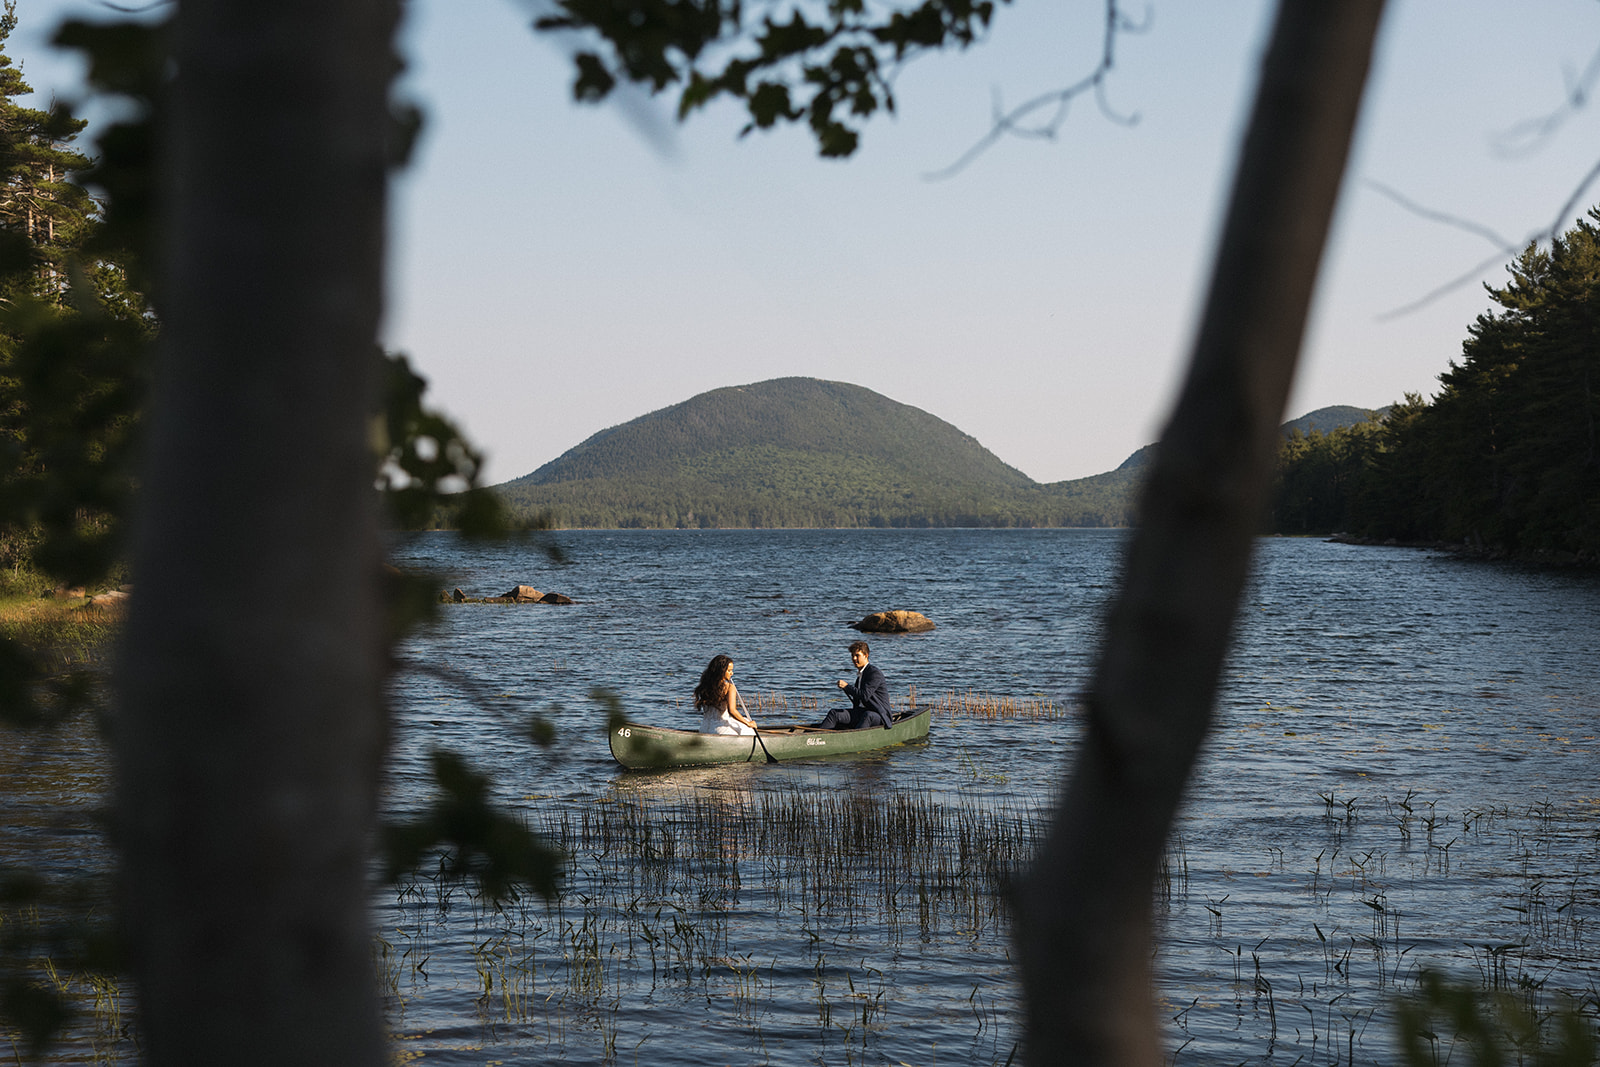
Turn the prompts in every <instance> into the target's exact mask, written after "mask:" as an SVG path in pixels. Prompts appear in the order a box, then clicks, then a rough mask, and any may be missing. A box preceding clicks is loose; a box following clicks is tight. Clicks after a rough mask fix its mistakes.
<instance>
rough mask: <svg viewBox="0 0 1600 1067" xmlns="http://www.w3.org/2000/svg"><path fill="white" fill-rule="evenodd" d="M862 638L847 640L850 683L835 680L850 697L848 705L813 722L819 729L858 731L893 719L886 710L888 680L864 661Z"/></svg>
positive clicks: (887, 705)
mask: <svg viewBox="0 0 1600 1067" xmlns="http://www.w3.org/2000/svg"><path fill="white" fill-rule="evenodd" d="M868 655H869V651H868V649H867V643H866V642H865V641H852V642H851V643H850V662H851V663H853V664H855V667H856V680H855V683H854V684H851V683H850V682H847V681H845V680H844V679H843V678H840V679H839V688H840V689H843V690H844V691H845V695H846V696H848V697H849V698H850V706H849V707H848V708H835V709H834V710H832V711H830V712H828V715H827V718H825V719H823V720H822V721H821V722H819V723H817V728H818V729H820V730H835V729H846V730H859V729H861V728H863V727H866V726H885V727H886V726H889V725H890V724H891V723H892V722H893V721H894V720H893V717H892V715H891V713H890V711H889V683H888V682H886V681H884V680H883V672H882V671H880V670H879V669H878V668H876V667H874V666H873V665H872V664H870V663H868V662H867V656H868Z"/></svg>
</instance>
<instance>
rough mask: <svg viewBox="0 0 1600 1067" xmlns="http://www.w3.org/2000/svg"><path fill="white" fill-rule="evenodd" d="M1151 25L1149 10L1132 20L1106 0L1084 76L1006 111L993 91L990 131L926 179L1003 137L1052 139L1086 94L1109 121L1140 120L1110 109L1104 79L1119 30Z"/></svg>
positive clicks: (947, 172)
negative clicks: (1096, 58)
mask: <svg viewBox="0 0 1600 1067" xmlns="http://www.w3.org/2000/svg"><path fill="white" fill-rule="evenodd" d="M1149 27H1150V12H1149V9H1146V11H1145V17H1144V19H1143V20H1142V21H1140V22H1133V21H1132V20H1130V19H1129V18H1128V17H1127V16H1126V15H1124V14H1123V13H1122V11H1121V9H1120V8H1119V7H1118V6H1117V0H1106V19H1105V31H1104V36H1103V37H1102V40H1101V47H1100V62H1099V63H1098V64H1097V65H1096V66H1095V69H1094V70H1093V71H1091V72H1090V73H1089V74H1088V75H1087V76H1085V77H1084V78H1082V79H1080V80H1079V81H1077V82H1075V83H1074V84H1072V85H1069V86H1067V87H1066V88H1065V89H1056V90H1054V91H1052V92H1048V93H1043V94H1041V95H1039V96H1036V97H1034V98H1033V99H1032V100H1029V101H1027V102H1025V103H1023V104H1020V105H1018V106H1017V107H1014V108H1012V109H1011V110H1010V111H1007V110H1005V108H1004V106H1003V105H1002V104H1001V103H1000V98H999V91H998V90H996V95H995V103H994V115H993V119H992V122H991V125H990V128H989V132H988V133H986V134H984V135H983V137H982V138H980V139H979V140H978V142H977V143H976V144H974V145H973V146H972V147H971V148H969V149H967V150H966V151H965V152H963V153H962V154H961V156H960V158H958V159H957V160H956V161H955V162H954V163H951V164H950V165H949V166H947V167H943V168H941V169H939V170H936V171H930V172H929V173H927V174H924V175H923V177H924V178H926V179H928V180H929V181H939V180H942V179H944V178H950V177H953V176H955V175H956V174H959V173H960V172H961V171H963V170H965V169H966V168H967V166H968V165H969V164H970V163H972V162H973V161H974V160H975V159H977V158H978V157H979V156H981V155H983V154H984V153H985V152H987V151H988V150H989V149H990V148H992V147H994V145H995V144H996V143H997V142H998V141H999V140H1000V139H1001V138H1003V137H1007V136H1012V137H1027V138H1033V139H1036V140H1047V141H1048V140H1054V139H1055V136H1056V134H1057V133H1058V132H1060V130H1061V127H1062V126H1063V125H1064V124H1065V123H1066V121H1067V117H1068V115H1069V114H1070V113H1071V110H1072V103H1073V101H1074V100H1076V99H1077V98H1078V97H1080V96H1083V95H1084V94H1085V93H1089V92H1091V91H1092V92H1093V93H1094V96H1095V102H1096V103H1097V104H1098V105H1099V107H1100V112H1101V114H1103V115H1104V116H1105V117H1106V118H1108V119H1110V120H1111V121H1112V122H1115V123H1118V124H1119V125H1122V126H1136V125H1138V122H1139V116H1138V114H1137V113H1135V114H1131V115H1123V114H1119V113H1118V112H1116V111H1115V110H1113V109H1112V107H1111V104H1110V102H1109V101H1108V100H1107V98H1106V81H1107V79H1109V78H1110V76H1111V72H1112V70H1113V69H1114V68H1115V67H1116V44H1117V37H1118V35H1119V34H1122V33H1143V32H1145V31H1146V30H1148V29H1149ZM1052 108H1053V109H1054V111H1053V113H1052V114H1051V115H1050V117H1049V118H1047V119H1045V120H1044V121H1042V122H1038V123H1037V124H1035V125H1028V122H1029V120H1030V119H1032V118H1033V117H1034V116H1035V115H1038V114H1039V113H1040V112H1044V111H1047V110H1050V109H1052Z"/></svg>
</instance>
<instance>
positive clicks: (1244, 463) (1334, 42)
mask: <svg viewBox="0 0 1600 1067" xmlns="http://www.w3.org/2000/svg"><path fill="white" fill-rule="evenodd" d="M1382 8H1383V0H1283V3H1281V4H1280V6H1279V10H1278V14H1277V21H1276V24H1275V26H1274V28H1273V34H1272V42H1271V45H1270V48H1269V50H1268V53H1267V56H1266V59H1265V63H1264V66H1263V69H1262V75H1261V84H1260V87H1259V89H1258V90H1257V95H1256V102H1255V108H1254V112H1253V114H1252V115H1251V119H1250V127H1249V131H1248V134H1247V136H1246V139H1245V143H1244V146H1243V150H1242V154H1241V157H1240V161H1239V169H1238V173H1237V175H1236V176H1235V179H1234V188H1233V196H1232V200H1231V202H1230V204H1229V207H1228V217H1227V221H1226V224H1225V227H1224V230H1223V234H1222V244H1221V248H1220V249H1219V251H1218V254H1217V260H1216V265H1215V268H1214V271H1215V273H1214V274H1213V277H1212V281H1211V288H1210V292H1209V294H1208V298H1207V302H1206V307H1205V311H1204V315H1203V319H1202V322H1201V326H1200V332H1199V336H1198V338H1197V340H1196V343H1195V349H1194V354H1193V357H1192V360H1191V364H1190V369H1189V377H1188V380H1187V382H1186V383H1185V386H1184V390H1183V394H1182V396H1181V398H1180V399H1179V401H1178V406H1177V409H1176V411H1175V412H1174V414H1173V416H1172V420H1171V422H1170V423H1169V424H1168V426H1167V429H1166V432H1165V433H1164V434H1163V435H1162V439H1161V447H1160V450H1159V452H1158V454H1157V457H1156V464H1155V468H1154V470H1153V471H1152V473H1151V475H1150V480H1149V482H1148V484H1147V486H1146V489H1145V493H1144V498H1143V502H1142V507H1141V515H1140V528H1139V530H1138V532H1137V534H1136V535H1135V536H1134V538H1133V543H1132V547H1131V549H1130V551H1129V555H1128V558H1127V561H1126V564H1125V573H1124V576H1123V582H1122V591H1121V594H1120V596H1119V597H1118V599H1117V602H1116V604H1115V605H1114V606H1113V608H1112V609H1111V612H1110V616H1109V618H1108V620H1107V625H1106V633H1105V637H1104V642H1105V643H1104V646H1103V648H1102V649H1101V653H1100V661H1099V666H1098V670H1097V672H1096V676H1095V679H1094V684H1093V687H1092V690H1091V695H1090V698H1089V706H1088V712H1089V716H1088V718H1089V723H1088V730H1087V733H1086V737H1085V739H1084V745H1083V749H1082V751H1081V753H1080V755H1079V756H1078V759H1077V762H1076V766H1075V768H1074V769H1073V773H1072V777H1071V781H1070V783H1069V785H1068V788H1067V791H1066V793H1065V794H1064V795H1063V798H1062V801H1061V804H1060V806H1059V807H1058V809H1057V811H1056V813H1055V815H1054V818H1053V821H1052V825H1051V827H1050V830H1049V833H1048V835H1047V838H1046V841H1045V843H1044V846H1043V847H1042V849H1041V850H1040V853H1039V856H1038V857H1037V859H1036V861H1035V863H1034V866H1033V868H1032V870H1031V871H1029V872H1028V874H1027V875H1026V876H1025V877H1024V879H1023V880H1022V882H1021V884H1020V886H1019V888H1018V894H1017V925H1016V941H1017V949H1018V953H1019V956H1020V959H1021V965H1022V975H1023V982H1024V987H1025V990H1026V994H1027V998H1028V1009H1027V1011H1028V1014H1027V1020H1028V1021H1027V1026H1028V1030H1027V1045H1028V1052H1027V1055H1028V1059H1029V1062H1032V1063H1035V1064H1054V1063H1071V1064H1075V1065H1081V1067H1092V1065H1097V1064H1108V1065H1109V1064H1117V1065H1122V1067H1134V1065H1139V1067H1145V1065H1149V1067H1154V1065H1156V1064H1159V1063H1161V1062H1162V1054H1161V1047H1160V1027H1159V1021H1158V1019H1157V1017H1156V1013H1155V1009H1154V1003H1153V999H1152V990H1151V981H1150V979H1151V956H1152V953H1153V942H1152V931H1151V922H1152V919H1151V904H1152V894H1153V887H1154V880H1155V874H1156V870H1157V867H1158V864H1159V862H1160V858H1161V853H1162V850H1163V848H1164V847H1165V844H1166V838H1167V833H1168V831H1169V830H1170V828H1171V825H1172V820H1173V818H1174V816H1175V814H1176V812H1177V808H1178V804H1179V802H1180V800H1181V798H1182V794H1183V789H1184V784H1185V782H1186V780H1187V778H1188V775H1189V772H1190V769H1191V768H1192V766H1193V764H1194V762H1195V759H1196V757H1197V756H1198V753H1199V750H1200V746H1201V743H1202V742H1203V741H1204V739H1205V736H1206V731H1207V729H1208V727H1209V725H1210V721H1211V713H1212V705H1213V702H1214V700H1215V695H1216V688H1217V682H1218V677H1219V675H1220V672H1221V668H1222V662H1223V657H1224V655H1225V653H1226V651H1227V647H1228V643H1229V640H1230V637H1231V633H1232V629H1233V622H1234V616H1235V614H1236V612H1237V610H1238V602H1239V597H1240V594H1241V591H1242V589H1243V587H1244V582H1245V579H1246V576H1247V572H1248V567H1249V559H1250V549H1251V544H1252V540H1253V535H1254V533H1255V531H1256V529H1257V527H1258V523H1259V518H1260V513H1261V509H1262V506H1263V501H1264V497H1265V491H1266V486H1267V484H1268V480H1269V477H1270V473H1271V463H1272V459H1273V456H1274V454H1275V450H1276V446H1277V427H1278V423H1279V421H1280V420H1281V419H1282V417H1283V406H1284V403H1285V401H1286V400H1287V397H1288V392H1289V385H1290V381H1291V379H1292V377H1293V373H1294V365H1295V361H1296V358H1297V357H1298V354H1299V349H1300V342H1301V337H1302V334H1303V332H1304V328H1305V320H1306V313H1307V308H1308V306H1309V304H1310V301H1311V294H1312V291H1313V289H1314V287H1315V282H1316V275H1317V268H1318V265H1319V262H1320V260H1321V257H1322V249H1323V245H1324V243H1325V240H1326V236H1327V231H1328V224H1329V220H1330V218H1331V216H1332V214H1333V208H1334V204H1335V202H1336V201H1337V199H1338V193H1339V185H1340V180H1341V178H1342V176H1343V173H1344V167H1345V160H1346V157H1347V155H1348V151H1349V144H1350V139H1351V135H1352V131H1353V129H1354V126H1355V120H1356V115H1357V112H1358V111H1359V109H1360V101H1361V93H1362V89H1363V87H1364V85H1365V83H1366V77H1367V68H1368V64H1369V62H1370V56H1371V51H1372V45H1373V41H1374V39H1375V37H1376V34H1377V27H1378V22H1379V19H1380V16H1381V13H1382Z"/></svg>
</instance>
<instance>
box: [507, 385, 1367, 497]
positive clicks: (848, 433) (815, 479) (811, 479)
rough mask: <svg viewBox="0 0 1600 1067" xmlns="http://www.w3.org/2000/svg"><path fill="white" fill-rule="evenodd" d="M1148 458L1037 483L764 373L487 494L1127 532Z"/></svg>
mask: <svg viewBox="0 0 1600 1067" xmlns="http://www.w3.org/2000/svg"><path fill="white" fill-rule="evenodd" d="M1332 412H1362V415H1361V417H1362V418H1364V417H1365V416H1366V413H1365V410H1364V409H1360V408H1337V409H1335V408H1324V409H1321V410H1320V411H1317V412H1312V413H1311V414H1310V415H1306V416H1303V419H1315V420H1316V423H1315V424H1316V426H1317V428H1318V429H1321V430H1327V429H1332V428H1333V426H1332V425H1324V422H1327V423H1332V422H1333V421H1334V419H1335V418H1336V416H1334V415H1333V414H1330V413H1332ZM1297 421H1301V420H1297ZM1349 421H1350V422H1355V421H1360V419H1359V418H1351V419H1349ZM1344 424H1348V423H1344ZM1286 429H1287V426H1286ZM1154 451H1155V446H1154V445H1147V446H1146V447H1144V448H1142V449H1140V450H1139V451H1137V452H1135V453H1134V454H1133V455H1132V456H1130V457H1129V458H1128V459H1127V461H1125V462H1124V463H1123V464H1122V466H1120V467H1118V468H1117V469H1116V470H1114V471H1109V472H1107V473H1105V474H1098V475H1095V476H1093V477H1090V478H1079V479H1076V480H1073V481H1065V482H1052V483H1049V484H1041V483H1038V482H1035V481H1033V480H1032V479H1031V478H1029V477H1028V476H1027V475H1025V474H1023V473H1022V472H1021V471H1019V470H1017V469H1016V468H1015V467H1012V466H1010V465H1008V464H1006V463H1004V462H1002V461H1001V460H1000V458H999V457H997V456H996V455H995V454H994V453H992V452H990V451H989V450H988V449H986V448H984V447H983V445H981V444H979V443H978V441H977V440H976V439H975V438H973V437H971V436H970V435H968V434H966V433H963V432H962V431H961V430H959V429H957V428H956V427H954V426H952V425H951V424H950V423H948V422H945V421H944V420H943V419H940V418H938V417H937V416H934V415H930V414H929V413H928V412H926V411H923V410H921V409H919V408H915V407H912V406H910V405H909V404H902V403H899V402H898V401H895V400H891V399H889V398H888V397H886V396H883V395H881V394H879V393H875V392H873V391H872V390H870V389H866V388H863V387H862V386H859V385H851V384H848V383H845V382H830V381H823V380H820V379H817V378H777V379H773V380H771V381H765V382H756V383H753V384H750V385H741V386H729V387H726V388H722V389H713V390H711V391H710V392H707V393H701V394H700V395H698V396H694V397H691V398H689V399H688V400H685V401H683V402H682V403H679V404H674V405H672V406H671V407H666V408H662V409H661V410H659V411H652V412H650V413H649V414H647V415H641V416H640V417H639V418H636V419H633V420H631V421H629V422H625V423H623V424H621V425H620V426H613V427H610V428H609V429H605V430H601V431H600V432H599V433H597V434H595V435H593V436H592V437H590V438H588V439H587V440H585V441H583V442H582V443H581V444H579V445H577V446H576V447H574V448H571V449H569V450H568V451H567V452H565V453H563V454H562V455H561V456H559V457H557V458H556V459H554V460H551V461H550V462H549V463H546V464H545V465H544V466H542V467H540V468H539V469H538V470H536V471H534V472H533V473H531V474H527V475H524V476H523V477H521V478H516V479H513V480H512V481H509V482H504V483H502V484H500V485H497V486H495V487H494V490H495V492H497V493H498V494H499V495H500V496H501V497H502V498H503V499H504V500H505V501H506V503H507V504H508V505H509V506H510V507H511V508H512V510H513V511H514V512H519V513H521V514H523V515H525V516H528V517H532V516H534V515H542V516H543V515H547V516H550V517H551V518H553V520H554V522H555V524H556V525H557V526H562V527H588V528H618V527H623V528H626V527H669V528H670V527H724V528H728V527H731V528H745V527H785V526H788V527H853V526H1127V525H1131V523H1132V521H1133V497H1134V490H1135V489H1136V488H1137V486H1138V483H1139V479H1140V478H1141V477H1142V474H1143V471H1142V469H1141V468H1142V467H1143V466H1144V465H1145V463H1146V462H1147V461H1148V460H1149V459H1150V458H1151V457H1152V456H1153V455H1154Z"/></svg>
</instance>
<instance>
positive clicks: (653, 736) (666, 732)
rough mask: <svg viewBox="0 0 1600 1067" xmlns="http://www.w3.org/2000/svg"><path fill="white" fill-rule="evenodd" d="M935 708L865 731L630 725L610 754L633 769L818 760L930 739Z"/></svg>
mask: <svg viewBox="0 0 1600 1067" xmlns="http://www.w3.org/2000/svg"><path fill="white" fill-rule="evenodd" d="M932 718H933V709H932V708H928V709H927V710H926V711H922V712H918V713H917V714H915V715H908V716H906V717H905V718H903V719H900V720H898V721H897V722H896V723H895V724H894V725H893V726H891V727H889V728H888V729H884V728H883V727H881V726H875V727H870V728H868V729H865V730H818V729H815V728H814V727H810V726H773V727H766V728H764V729H763V730H762V731H761V737H760V739H759V740H758V739H757V738H756V737H754V736H753V735H746V736H744V737H736V736H733V735H731V734H702V733H698V732H696V731H694V730H672V729H668V728H667V727H665V726H643V725H641V724H639V723H632V722H630V723H625V724H623V725H622V726H618V727H616V728H614V729H613V730H612V731H611V754H612V755H613V756H615V757H616V760H617V762H618V763H620V764H622V765H623V766H624V767H629V768H634V769H638V768H644V767H703V766H706V765H708V764H712V763H765V762H766V760H767V756H768V755H769V754H770V755H771V756H772V758H773V759H775V760H792V759H816V758H817V757H818V756H842V755H845V754H846V753H850V752H870V751H871V750H872V749H875V748H888V747H889V746H890V745H899V744H904V743H905V742H907V741H917V740H921V739H922V738H924V737H927V736H928V723H929V720H931V719H932Z"/></svg>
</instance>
